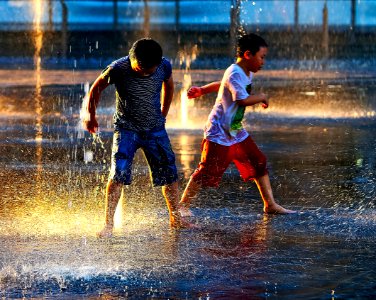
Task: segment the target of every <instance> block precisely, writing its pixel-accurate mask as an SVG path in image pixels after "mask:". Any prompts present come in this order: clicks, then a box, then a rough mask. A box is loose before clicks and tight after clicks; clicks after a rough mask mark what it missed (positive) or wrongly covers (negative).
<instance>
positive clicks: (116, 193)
mask: <svg viewBox="0 0 376 300" xmlns="http://www.w3.org/2000/svg"><path fill="white" fill-rule="evenodd" d="M122 187H123V184H122V183H117V182H114V181H112V180H111V179H109V180H108V183H107V188H106V208H105V215H106V221H105V225H104V227H103V229H102V230H101V231H99V232H98V234H97V235H98V237H101V238H103V237H111V236H112V230H113V228H114V215H115V210H116V206H117V205H118V202H119V200H120V196H121V189H122Z"/></svg>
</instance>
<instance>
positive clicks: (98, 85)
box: [83, 75, 109, 133]
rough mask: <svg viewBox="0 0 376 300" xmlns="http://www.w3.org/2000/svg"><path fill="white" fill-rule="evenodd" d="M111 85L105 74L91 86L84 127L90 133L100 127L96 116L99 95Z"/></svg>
mask: <svg viewBox="0 0 376 300" xmlns="http://www.w3.org/2000/svg"><path fill="white" fill-rule="evenodd" d="M108 86H109V83H108V81H107V80H106V79H105V78H104V77H103V75H100V76H98V78H97V79H96V80H95V81H94V83H93V85H92V86H91V88H90V91H89V95H88V100H87V105H86V107H85V110H86V116H85V119H84V120H83V123H84V124H83V125H84V128H86V130H87V131H89V132H90V133H95V132H96V131H97V128H98V122H97V119H96V117H95V112H96V109H97V106H98V102H99V97H100V95H101V93H102V91H103V90H104V89H105V88H106V87H108Z"/></svg>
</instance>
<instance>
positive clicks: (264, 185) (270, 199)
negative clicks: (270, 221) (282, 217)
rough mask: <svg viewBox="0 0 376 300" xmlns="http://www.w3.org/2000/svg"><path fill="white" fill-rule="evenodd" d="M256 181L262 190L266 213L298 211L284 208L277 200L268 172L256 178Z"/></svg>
mask: <svg viewBox="0 0 376 300" xmlns="http://www.w3.org/2000/svg"><path fill="white" fill-rule="evenodd" d="M255 182H256V184H257V187H258V189H259V191H260V194H261V197H262V201H263V202H264V212H265V213H268V214H292V213H296V211H294V210H290V209H286V208H283V207H282V206H281V205H279V204H277V203H276V202H275V200H274V196H273V192H272V187H271V185H270V180H269V175H268V174H266V175H264V176H261V177H259V178H256V180H255Z"/></svg>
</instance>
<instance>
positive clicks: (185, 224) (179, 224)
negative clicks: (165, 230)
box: [170, 217, 199, 229]
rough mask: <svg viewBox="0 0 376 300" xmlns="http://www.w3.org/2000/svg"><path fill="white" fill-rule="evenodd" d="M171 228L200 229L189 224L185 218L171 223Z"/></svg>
mask: <svg viewBox="0 0 376 300" xmlns="http://www.w3.org/2000/svg"><path fill="white" fill-rule="evenodd" d="M170 227H171V228H175V229H184V228H188V229H189V228H199V226H198V225H196V224H193V223H191V222H189V221H188V219H187V218H184V217H183V218H180V220H178V221H170Z"/></svg>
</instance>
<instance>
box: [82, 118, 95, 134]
mask: <svg viewBox="0 0 376 300" xmlns="http://www.w3.org/2000/svg"><path fill="white" fill-rule="evenodd" d="M83 126H84V128H85V129H86V130H87V131H89V132H90V133H96V132H97V129H98V122H97V119H96V118H95V117H91V118H90V119H89V120H84V121H83Z"/></svg>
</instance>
